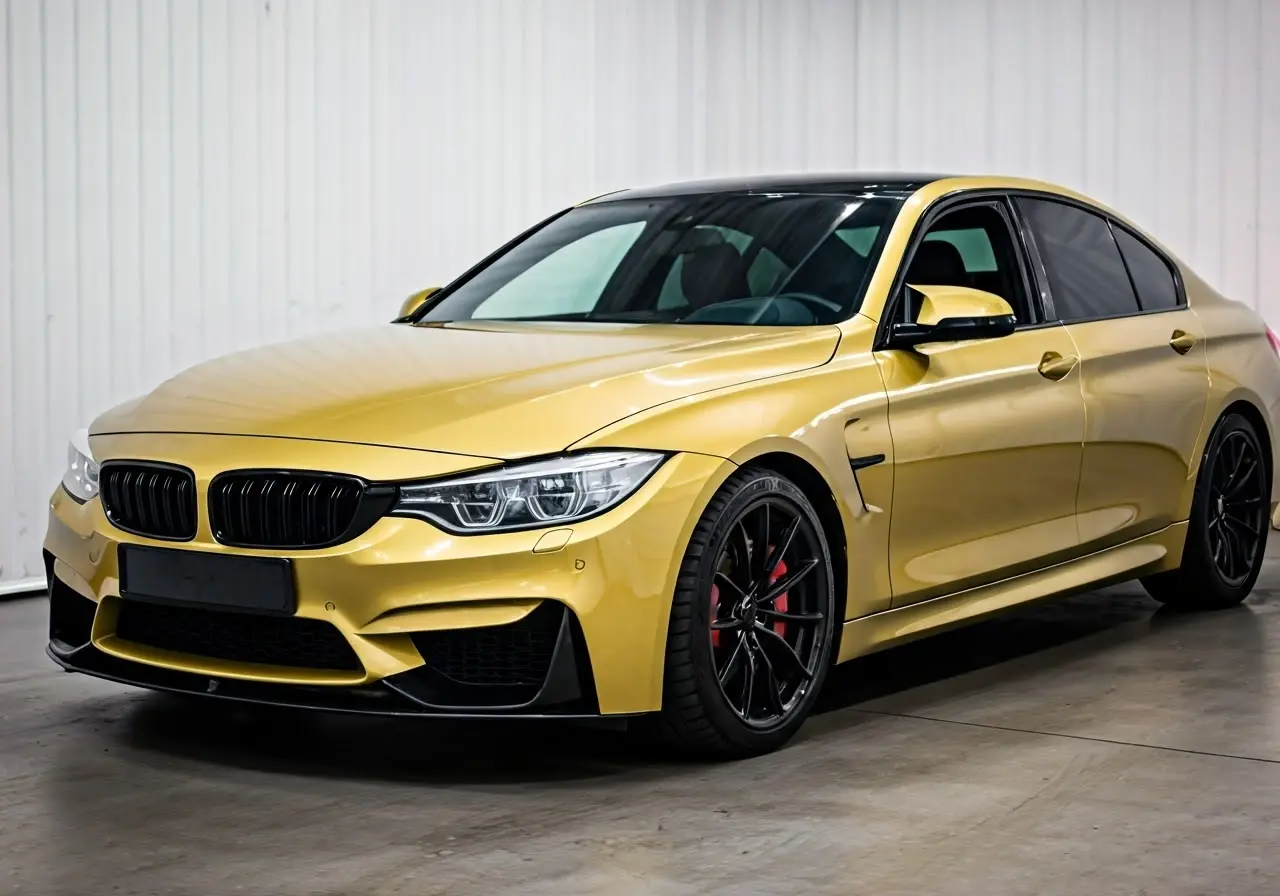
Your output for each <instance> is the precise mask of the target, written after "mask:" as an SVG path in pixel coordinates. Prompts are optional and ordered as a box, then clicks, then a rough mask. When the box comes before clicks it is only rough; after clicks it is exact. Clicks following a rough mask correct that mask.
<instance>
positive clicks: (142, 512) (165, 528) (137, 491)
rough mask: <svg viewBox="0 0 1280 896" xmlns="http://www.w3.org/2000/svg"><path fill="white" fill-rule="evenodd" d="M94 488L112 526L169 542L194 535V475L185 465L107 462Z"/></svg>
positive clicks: (187, 538)
mask: <svg viewBox="0 0 1280 896" xmlns="http://www.w3.org/2000/svg"><path fill="white" fill-rule="evenodd" d="M98 488H99V494H100V495H101V496H102V506H103V509H104V510H106V513H107V519H109V520H111V523H112V525H114V526H115V527H116V528H118V529H123V530H124V531H126V532H132V533H134V534H136V535H145V536H147V537H150V538H164V539H169V540H172V541H188V540H190V539H192V538H195V535H196V487H195V477H194V476H192V474H191V471H190V470H188V469H186V468H185V467H175V466H170V465H168V464H156V463H143V462H132V461H108V462H107V463H105V464H103V465H102V472H101V474H100V477H99V485H98Z"/></svg>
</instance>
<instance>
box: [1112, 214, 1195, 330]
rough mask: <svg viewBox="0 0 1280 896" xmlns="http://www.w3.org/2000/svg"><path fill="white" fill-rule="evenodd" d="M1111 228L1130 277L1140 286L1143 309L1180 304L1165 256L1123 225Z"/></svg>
mask: <svg viewBox="0 0 1280 896" xmlns="http://www.w3.org/2000/svg"><path fill="white" fill-rule="evenodd" d="M1111 229H1112V232H1113V233H1115V235H1116V242H1117V243H1119V244H1120V254H1122V255H1123V256H1124V260H1125V264H1127V265H1129V276H1131V277H1133V285H1134V286H1135V287H1137V290H1138V301H1139V302H1141V303H1142V310H1143V311H1151V310H1153V309H1157V308H1176V307H1178V287H1177V284H1176V283H1174V280H1173V271H1171V270H1169V266H1168V265H1167V264H1165V262H1164V259H1163V258H1161V257H1160V256H1159V255H1157V254H1156V253H1155V252H1154V251H1153V250H1152V249H1151V248H1150V247H1149V246H1148V245H1147V244H1146V243H1144V242H1142V240H1140V239H1138V238H1137V237H1136V236H1134V235H1133V234H1131V233H1130V232H1129V231H1127V230H1125V229H1124V228H1123V227H1112V228H1111Z"/></svg>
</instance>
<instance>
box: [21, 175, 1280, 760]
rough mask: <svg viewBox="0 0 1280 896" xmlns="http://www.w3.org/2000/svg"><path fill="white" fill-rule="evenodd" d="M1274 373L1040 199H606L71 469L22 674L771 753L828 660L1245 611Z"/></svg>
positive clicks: (1085, 226) (1244, 325)
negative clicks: (1171, 613)
mask: <svg viewBox="0 0 1280 896" xmlns="http://www.w3.org/2000/svg"><path fill="white" fill-rule="evenodd" d="M1277 345H1278V343H1277V339H1276V337H1275V336H1274V335H1273V334H1272V333H1271V332H1270V331H1269V330H1268V329H1267V327H1266V326H1265V325H1264V323H1263V321H1262V320H1261V319H1260V318H1259V317H1258V316H1257V315H1256V314H1255V313H1254V312H1253V311H1252V310H1250V309H1249V308H1247V307H1245V306H1244V305H1242V304H1239V303H1238V302H1235V301H1232V300H1230V299H1228V298H1225V297H1223V296H1222V295H1220V294H1219V293H1218V292H1216V291H1215V290H1214V289H1213V288H1212V287H1211V286H1210V285H1209V284H1207V283H1206V282H1205V281H1204V280H1202V279H1200V278H1199V277H1198V276H1197V275H1196V274H1195V272H1194V271H1192V270H1191V269H1190V268H1189V267H1188V266H1187V265H1186V264H1185V263H1183V262H1182V261H1180V260H1179V259H1177V258H1176V257H1175V256H1174V255H1173V254H1172V253H1171V252H1170V251H1168V250H1167V249H1166V248H1164V247H1163V246H1161V245H1160V243H1159V242H1158V241H1157V240H1156V239H1155V238H1154V237H1153V236H1152V235H1151V234H1149V233H1147V232H1145V231H1144V230H1142V229H1141V228H1139V227H1138V226H1136V225H1135V224H1134V223H1133V222H1131V221H1129V220H1127V219H1126V218H1125V217H1123V216H1122V215H1121V214H1119V213H1118V212H1115V211H1113V210H1111V209H1109V208H1106V207H1104V206H1102V205H1100V204H1098V203H1096V202H1094V201H1092V200H1090V199H1088V198H1086V197H1084V196H1082V195H1079V194H1077V193H1075V192H1072V191H1070V190H1066V189H1063V188H1060V187H1057V186H1053V185H1050V184H1046V183H1041V182H1038V181H1028V180H1020V179H1013V178H1002V177H952V176H939V175H853V174H849V175H830V176H780V177H767V178H756V179H741V180H724V181H708V182H698V183H684V184H676V185H671V186H665V187H659V188H649V189H638V190H626V191H622V192H618V193H613V194H609V195H605V196H601V197H597V198H595V199H593V200H591V201H588V202H585V203H582V204H579V205H577V206H574V207H572V208H569V209H566V210H564V211H562V212H560V213H559V214H556V215H553V216H552V217H550V218H549V219H547V220H545V221H543V222H541V223H539V224H538V225H536V226H535V227H533V228H531V229H530V230H528V231H526V232H525V233H522V234H520V235H518V236H517V237H515V238H514V239H512V240H511V241H510V242H508V243H507V244H506V245H504V246H502V247H501V248H499V249H498V250H496V251H495V252H494V253H493V254H491V255H489V256H488V257H487V258H485V259H483V260H481V261H480V262H479V263H478V264H476V265H475V266H474V267H472V268H471V269H470V270H468V271H467V272H466V273H464V274H463V275H462V276H460V277H459V278H457V279H456V280H454V281H453V282H452V283H449V284H448V285H446V286H444V287H443V288H438V289H427V290H423V291H421V292H419V293H416V294H414V295H413V296H411V297H410V298H409V299H407V300H406V302H405V303H404V305H403V306H402V307H401V309H400V312H399V315H398V317H397V318H396V319H395V320H394V321H392V322H391V323H388V324H385V325H381V326H374V327H369V328H367V329H361V330H355V331H348V332H337V333H328V334H324V335H319V336H314V337H310V338H306V339H302V340H299V341H295V342H288V343H284V344H279V345H270V346H265V347H261V348H256V349H253V350H249V351H244V352H240V353H237V354H233V355H230V356H227V357H223V358H218V359H215V360H211V361H208V362H205V363H203V364H199V365H197V366H195V367H193V368H191V369H189V370H187V371H185V372H183V373H180V374H178V375H177V376H175V377H173V378H172V379H170V380H168V381H167V382H164V383H162V384H161V385H160V386H159V387H158V388H156V389H155V390H154V391H152V392H150V393H149V394H147V395H145V396H143V397H141V398H138V399H136V400H134V401H131V402H129V403H127V404H124V405H122V406H120V407H117V408H115V409H113V410H110V411H108V412H106V413H104V414H103V415H102V416H100V417H98V418H97V419H96V420H95V421H93V423H92V424H91V425H90V426H89V428H88V429H87V430H85V431H82V432H80V433H78V434H76V435H75V436H74V437H73V438H72V440H71V445H70V449H69V452H68V463H67V469H66V474H65V476H64V478H63V481H62V483H61V485H60V486H59V487H58V488H57V490H56V491H55V493H54V494H53V496H52V498H51V500H50V507H49V510H50V515H49V529H48V535H47V538H46V541H45V561H46V566H47V572H48V580H49V594H50V623H49V645H48V653H49V655H50V656H51V657H52V659H53V660H54V661H56V662H57V663H59V664H60V665H62V666H63V667H65V668H66V669H69V670H72V671H76V672H82V673H87V674H89V675H95V676H99V677H101V678H106V679H111V680H114V681H119V682H124V683H127V684H131V685H137V686H141V687H145V688H153V689H160V690H166V691H174V692H180V693H185V694H191V695H199V696H200V697H201V698H204V699H221V700H230V701H248V702H256V703H266V704H275V705H283V706H292V707H305V708H315V709H321V710H332V711H347V712H361V713H380V714H388V715H402V716H419V717H421V716H448V717H557V718H566V719H567V718H584V717H590V718H599V717H607V718H615V719H627V720H629V722H628V724H629V725H630V726H634V727H636V728H641V729H644V730H647V731H649V732H652V733H654V734H657V735H659V736H661V737H663V738H665V739H667V740H668V741H669V742H670V743H672V744H673V745H674V746H675V747H677V748H678V749H680V750H681V751H683V752H686V753H690V754H694V755H702V756H709V757H740V756H747V755H752V754H758V753H762V752H766V751H769V750H773V749H776V748H778V747H779V746H781V745H782V744H784V743H785V742H786V741H787V740H788V739H789V738H790V737H791V736H792V735H793V734H794V733H795V732H796V730H797V729H798V728H799V727H800V726H801V724H802V723H803V722H804V720H805V717H806V716H807V715H808V714H809V713H810V711H811V709H812V707H813V705H814V701H815V698H816V696H817V694H818V692H819V690H820V689H821V688H822V685H823V681H824V679H825V678H826V676H827V673H828V670H829V669H830V668H831V666H832V665H833V664H835V663H839V662H843V661H846V660H849V659H852V658H854V657H857V656H861V655H864V654H867V653H870V652H873V651H877V650H881V649H884V648H886V647H889V646H891V645H895V644H900V643H903V642H905V641H908V640H911V639H915V638H919V637H921V636H925V635H928V634H931V633H933V632H937V631H940V630H942V629H945V628H949V627H952V626H956V625H960V624H963V623H967V622H970V621H973V620H977V619H981V618H983V617H986V616H989V615H991V614H994V613H998V612H1000V611H1002V610H1006V609H1008V608H1011V607H1015V606H1019V605H1022V604H1025V603H1027V602H1029V601H1036V600H1041V599H1044V598H1050V597H1053V596H1054V595H1058V594H1062V593H1063V592H1067V591H1072V590H1078V589H1082V588H1089V587H1093V586H1097V585H1101V584H1104V583H1111V582H1116V581H1121V580H1126V579H1139V580H1140V581H1141V582H1142V584H1143V586H1144V587H1145V588H1146V590H1147V591H1148V592H1149V593H1150V594H1151V596H1152V597H1154V598H1155V599H1156V600H1158V601H1161V602H1163V603H1166V604H1170V605H1173V606H1177V607H1181V608H1187V609H1205V610H1213V609H1218V608H1223V607H1230V606H1232V605H1235V604H1238V603H1239V602H1240V601H1241V600H1243V599H1244V598H1245V597H1246V596H1247V595H1248V594H1249V592H1250V589H1251V588H1252V587H1253V584H1254V581H1255V580H1256V578H1257V576H1258V572H1259V568H1260V565H1261V562H1262V556H1263V552H1264V547H1265V543H1266V539H1267V534H1268V528H1269V520H1270V517H1271V514H1272V512H1273V510H1274V509H1275V506H1276V494H1275V492H1274V488H1273V470H1274V466H1275V459H1276V433H1275V429H1274V421H1275V419H1276V414H1277V405H1278V403H1280V359H1278V356H1277Z"/></svg>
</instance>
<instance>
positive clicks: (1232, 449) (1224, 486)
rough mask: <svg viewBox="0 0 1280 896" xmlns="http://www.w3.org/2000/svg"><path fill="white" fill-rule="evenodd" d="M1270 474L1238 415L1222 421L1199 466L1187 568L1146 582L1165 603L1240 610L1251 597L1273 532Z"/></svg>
mask: <svg viewBox="0 0 1280 896" xmlns="http://www.w3.org/2000/svg"><path fill="white" fill-rule="evenodd" d="M1270 507H1271V475H1270V470H1269V467H1268V464H1267V456H1266V454H1265V452H1264V448H1263V444H1262V440H1261V439H1260V438H1259V437H1258V433H1257V430H1255V429H1254V427H1253V424H1252V423H1250V422H1249V421H1248V419H1246V418H1245V417H1243V416H1241V415H1239V414H1228V415H1227V416H1225V417H1223V418H1222V419H1221V420H1220V421H1219V422H1218V425H1217V427H1216V428H1215V429H1214V432H1213V435H1212V436H1211V437H1210V439H1209V444H1208V446H1207V447H1206V448H1205V452H1204V457H1203V458H1202V459H1201V462H1200V473H1199V476H1198V478H1197V480H1196V492H1195V498H1194V500H1193V502H1192V505H1191V518H1190V520H1189V521H1188V527H1187V543H1186V547H1185V548H1183V554H1182V566H1181V567H1179V568H1178V569H1175V570H1171V571H1169V572H1164V573H1159V574H1158V575H1154V576H1150V577H1148V578H1145V579H1143V580H1142V585H1143V587H1144V588H1146V589H1147V593H1148V594H1150V595H1151V596H1152V597H1154V598H1155V599H1156V600H1158V601H1160V602H1161V603H1164V604H1168V605H1169V606H1172V607H1178V608H1181V609H1187V610H1216V609H1223V608H1226V607H1234V606H1235V605H1236V604H1238V603H1240V602H1241V601H1242V600H1244V599H1245V598H1246V597H1248V596H1249V592H1250V591H1251V590H1253V584H1254V582H1256V581H1257V579H1258V573H1259V572H1260V571H1261V569H1262V556H1263V553H1264V552H1265V550H1266V546H1267V533H1268V531H1269V528H1270V514H1269V510H1270Z"/></svg>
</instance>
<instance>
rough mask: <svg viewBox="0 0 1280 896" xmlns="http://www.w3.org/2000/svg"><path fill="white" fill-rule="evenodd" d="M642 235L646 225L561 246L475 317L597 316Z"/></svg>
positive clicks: (611, 230) (610, 230)
mask: <svg viewBox="0 0 1280 896" xmlns="http://www.w3.org/2000/svg"><path fill="white" fill-rule="evenodd" d="M642 230H644V222H643V221H635V222H632V223H630V224H618V225H616V226H614V227H607V228H605V229H604V230H597V231H594V232H592V233H588V234H587V235H586V236H584V237H582V238H581V239H577V240H574V241H573V242H571V243H567V244H566V245H564V246H561V247H560V248H558V249H556V250H555V251H554V252H552V253H551V254H550V255H548V256H547V257H545V258H543V259H542V260H541V261H539V262H537V263H536V264H534V265H533V266H532V267H530V268H529V269H528V270H526V271H524V272H523V273H521V274H518V275H517V276H516V277H515V278H514V279H512V280H510V281H509V282H507V283H506V284H504V285H503V286H502V287H501V288H500V289H498V290H497V291H495V292H494V293H493V295H491V296H489V298H487V299H485V300H484V302H482V303H481V304H480V306H479V307H477V308H476V310H475V311H474V312H473V313H472V317H474V318H476V319H478V320H480V319H484V318H503V317H537V316H539V315H542V314H550V313H556V314H564V313H566V312H569V313H572V312H587V311H591V310H592V309H594V308H595V307H596V303H597V302H599V301H600V295H601V293H603V292H604V288H605V285H606V284H607V283H608V282H609V278H610V277H611V276H613V272H614V270H616V269H617V267H618V263H619V262H620V261H621V260H622V256H623V255H625V254H627V250H628V249H630V248H631V246H632V245H633V244H634V243H635V241H636V240H637V239H638V238H639V237H640V232H641V231H642Z"/></svg>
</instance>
